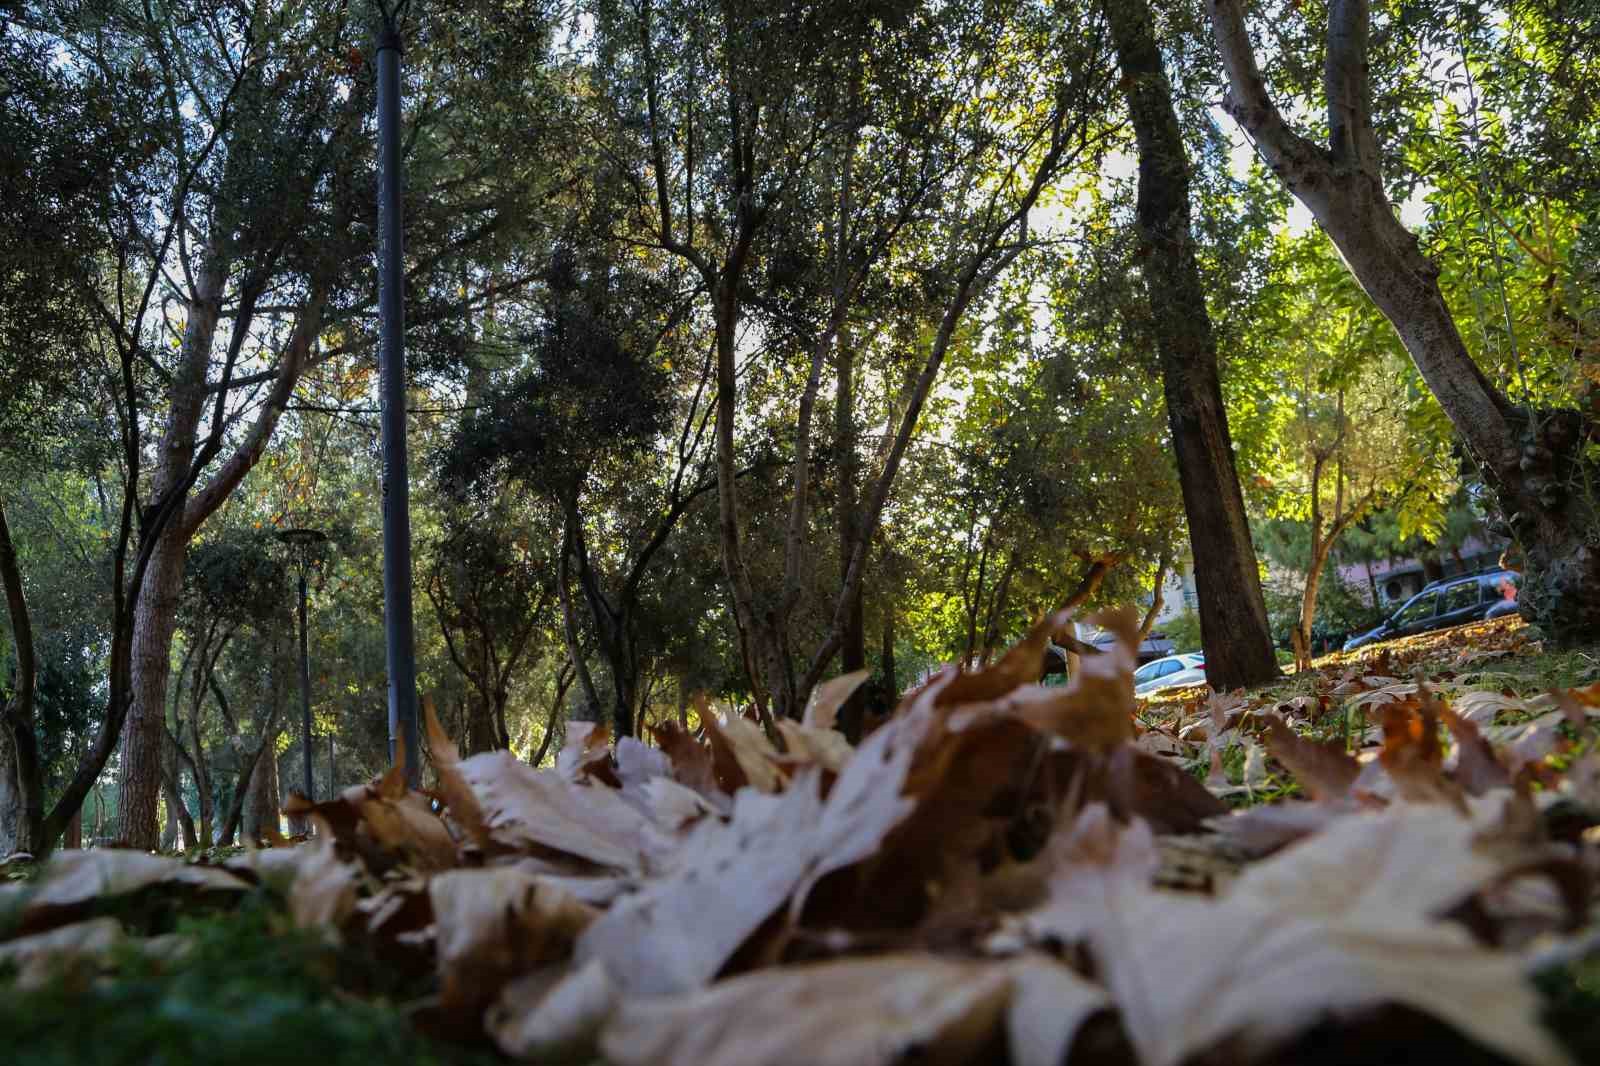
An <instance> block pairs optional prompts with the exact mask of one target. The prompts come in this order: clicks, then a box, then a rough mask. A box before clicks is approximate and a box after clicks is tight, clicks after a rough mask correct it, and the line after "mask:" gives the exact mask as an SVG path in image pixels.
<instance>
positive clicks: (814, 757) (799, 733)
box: [777, 719, 855, 773]
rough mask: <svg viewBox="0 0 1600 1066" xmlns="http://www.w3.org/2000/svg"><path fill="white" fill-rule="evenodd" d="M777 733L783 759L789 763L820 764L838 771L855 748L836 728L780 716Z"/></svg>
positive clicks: (835, 771)
mask: <svg viewBox="0 0 1600 1066" xmlns="http://www.w3.org/2000/svg"><path fill="white" fill-rule="evenodd" d="M777 725H778V734H779V735H780V736H781V737H783V743H784V746H785V747H786V748H788V751H787V752H786V753H785V754H784V756H783V759H784V761H785V762H786V763H788V764H791V765H812V766H820V767H822V768H823V769H824V770H830V771H832V772H833V773H838V772H840V771H841V770H843V769H844V764H845V763H847V762H849V761H850V756H851V755H853V754H854V753H855V749H854V748H852V747H851V746H850V742H849V741H848V740H846V739H845V737H844V734H843V733H841V732H839V731H838V730H837V729H819V728H816V727H813V726H807V725H801V724H799V723H796V722H790V721H787V720H782V719H780V720H779V721H778V723H777Z"/></svg>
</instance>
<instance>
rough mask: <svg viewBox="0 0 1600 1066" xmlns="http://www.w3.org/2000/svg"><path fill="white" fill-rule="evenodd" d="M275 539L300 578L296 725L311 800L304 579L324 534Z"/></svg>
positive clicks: (285, 532) (294, 532)
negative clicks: (283, 546) (289, 556)
mask: <svg viewBox="0 0 1600 1066" xmlns="http://www.w3.org/2000/svg"><path fill="white" fill-rule="evenodd" d="M278 539H279V540H281V541H283V542H284V543H285V544H287V545H288V546H289V549H290V552H291V554H292V562H293V564H294V568H295V572H296V573H297V574H298V576H299V578H300V724H301V728H302V730H303V732H302V735H301V741H302V743H303V745H304V746H303V747H302V748H301V751H302V752H304V753H305V758H304V759H303V760H302V761H303V762H304V763H305V774H306V777H305V794H306V799H308V800H314V799H316V796H315V795H313V788H312V783H311V656H310V653H309V652H308V651H307V648H306V576H307V575H308V574H309V573H310V572H311V565H312V562H313V555H314V553H315V550H316V547H317V545H319V544H321V543H322V542H323V541H325V540H327V539H328V535H327V534H326V533H323V532H322V531H321V530H317V529H280V530H279V531H278Z"/></svg>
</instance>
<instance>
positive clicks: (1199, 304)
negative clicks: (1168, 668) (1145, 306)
mask: <svg viewBox="0 0 1600 1066" xmlns="http://www.w3.org/2000/svg"><path fill="white" fill-rule="evenodd" d="M1105 10H1106V15H1107V18H1108V20H1109V22H1110V25H1111V36H1112V40H1113V42H1114V44H1115V46H1116V51H1117V60H1118V63H1119V64H1120V65H1121V67H1122V73H1123V79H1122V84H1123V86H1124V89H1125V91H1126V94H1127V98H1128V111H1129V114H1130V116H1131V117H1132V119H1133V127H1134V134H1135V136H1136V138H1137V140H1138V145H1139V204H1138V218H1139V233H1140V237H1141V241H1142V243H1143V249H1142V251H1143V254H1142V256H1141V263H1142V269H1143V273H1144V277H1145V281H1146V284H1147V286H1148V289H1149V294H1150V313H1151V319H1152V321H1153V323H1154V327H1155V334H1156V347H1157V350H1158V352H1159V354H1160V359H1161V379H1162V385H1163V390H1164V392H1165V393H1166V401H1167V419H1168V422H1169V424H1170V426H1171V430H1172V445H1173V450H1174V451H1175V452H1176V453H1177V460H1178V478H1179V482H1180V484H1181V485H1182V487H1183V507H1184V513H1185V515H1186V516H1187V517H1188V521H1189V545H1190V550H1191V553H1192V555H1193V557H1194V567H1195V586H1196V591H1197V592H1198V594H1199V601H1200V629H1201V632H1202V633H1203V634H1204V644H1205V653H1206V675H1207V677H1208V678H1209V679H1210V681H1211V683H1212V684H1213V685H1214V686H1216V687H1217V688H1218V689H1231V688H1236V687H1238V686H1241V685H1256V684H1261V683H1263V682H1266V681H1270V680H1271V679H1272V678H1274V677H1277V676H1278V663H1277V659H1276V657H1275V656H1274V654H1273V650H1272V634H1271V631H1270V630H1269V629H1268V626H1267V608H1266V602H1265V600H1264V599H1263V598H1262V595H1261V580H1260V575H1259V573H1258V570H1257V566H1256V553H1255V548H1254V546H1253V545H1252V544H1251V541H1250V525H1249V521H1248V519H1247V518H1246V516H1245V509H1244V495H1243V493H1242V492H1241V491H1240V489H1239V475H1238V471H1237V470H1236V468H1235V466H1234V459H1233V443H1232V441H1231V439H1230V438H1229V435H1228V418H1227V412H1226V410H1225V409H1224V407H1223V405H1222V387H1221V383H1220V381H1219V379H1218V375H1217V345H1216V338H1215V336H1214V335H1213V334H1212V332H1211V319H1210V316H1209V315H1208V313H1207V310H1206V301H1205V291H1204V289H1203V288H1202V287H1201V284H1200V268H1199V264H1198V262H1197V261H1196V258H1195V249H1194V236H1193V233H1192V230H1191V227H1190V221H1189V220H1190V204H1189V165H1188V159H1187V157H1186V154H1185V152H1184V147H1183V136H1182V133H1181V131H1180V129H1179V127H1178V115H1177V111H1176V109H1175V108H1174V106H1173V97H1172V85H1171V83H1170V82H1169V81H1168V80H1167V75H1166V68H1165V66H1164V64H1163V61H1162V56H1161V50H1160V48H1159V47H1158V46H1157V44H1156V38H1155V29H1154V26H1153V24H1152V21H1151V17H1150V9H1149V6H1148V4H1147V3H1146V2H1145V0H1108V2H1107V3H1106V5H1105Z"/></svg>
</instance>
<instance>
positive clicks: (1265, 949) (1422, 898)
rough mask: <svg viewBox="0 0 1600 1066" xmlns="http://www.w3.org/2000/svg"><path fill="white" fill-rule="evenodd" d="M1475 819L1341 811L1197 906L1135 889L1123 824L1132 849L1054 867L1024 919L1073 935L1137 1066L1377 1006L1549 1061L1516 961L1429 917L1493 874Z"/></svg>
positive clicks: (1422, 812) (1273, 1038) (1272, 1037)
mask: <svg viewBox="0 0 1600 1066" xmlns="http://www.w3.org/2000/svg"><path fill="white" fill-rule="evenodd" d="M1087 813H1088V812H1086V814H1087ZM1096 817H1099V818H1102V819H1103V815H1097V816H1096ZM1482 828H1483V827H1482V826H1481V825H1479V824H1477V823H1475V822H1474V821H1473V820H1469V819H1466V818H1463V817H1461V816H1459V815H1458V814H1456V813H1455V812H1454V811H1453V810H1452V809H1451V808H1449V807H1441V806H1425V807H1409V806H1407V807H1401V808H1398V809H1393V810H1390V811H1386V812H1384V813H1382V814H1373V815H1364V816H1359V817H1350V818H1345V819H1341V820H1339V821H1336V822H1335V823H1333V824H1332V825H1331V826H1330V827H1328V828H1327V829H1326V830H1324V831H1323V832H1322V833H1319V834H1318V835H1316V836H1314V837H1312V838H1310V839H1308V840H1306V841H1303V842H1301V843H1299V844H1297V845H1294V846H1292V847H1290V848H1288V849H1286V850H1284V851H1283V852H1281V853H1280V854H1279V855H1277V856H1275V857H1273V858H1271V859H1267V860H1265V861H1263V862H1261V863H1260V864H1258V865H1256V866H1254V867H1252V868H1249V869H1247V870H1246V871H1245V872H1244V874H1242V875H1241V876H1240V878H1239V879H1238V881H1237V882H1236V883H1235V884H1234V886H1233V888H1232V890H1231V891H1230V892H1228V893H1227V894H1226V895H1225V896H1224V897H1223V898H1222V899H1221V900H1217V901H1212V900H1207V899H1204V898H1199V897H1192V896H1179V895H1172V894H1168V893H1163V892H1160V891H1157V890H1155V889H1151V888H1148V887H1145V886H1142V885H1140V884H1139V883H1138V882H1137V880H1136V879H1135V878H1134V877H1133V874H1134V873H1135V872H1136V871H1137V869H1138V866H1139V861H1138V860H1139V858H1140V856H1141V855H1142V854H1143V853H1144V851H1145V844H1144V842H1143V840H1142V839H1141V837H1140V835H1139V834H1140V833H1141V831H1140V830H1139V829H1138V828H1137V827H1133V828H1130V829H1129V830H1127V831H1126V832H1127V834H1129V835H1130V836H1132V837H1133V838H1134V843H1133V844H1132V845H1131V854H1132V858H1130V857H1128V854H1127V853H1125V852H1124V850H1123V845H1121V844H1120V843H1119V844H1118V845H1117V846H1115V847H1111V848H1107V847H1105V846H1104V845H1103V844H1102V845H1101V846H1100V847H1099V848H1098V854H1100V855H1102V856H1107V858H1105V859H1103V860H1102V861H1101V862H1100V867H1101V868H1100V869H1093V868H1090V869H1085V868H1084V865H1085V864H1068V865H1066V866H1063V867H1061V868H1060V869H1059V872H1058V874H1057V881H1058V883H1056V884H1054V885H1053V887H1052V897H1051V902H1050V903H1049V904H1048V905H1047V906H1046V907H1045V908H1042V909H1041V910H1040V911H1038V912H1035V913H1034V914H1033V915H1030V916H1029V922H1030V925H1031V927H1033V928H1034V929H1035V931H1036V933H1038V932H1041V931H1042V932H1045V933H1051V934H1054V935H1057V936H1058V937H1061V938H1065V939H1077V940H1082V941H1083V942H1085V943H1086V944H1087V946H1088V947H1089V949H1090V951H1091V953H1092V955H1093V957H1094V960H1095V965H1096V970H1097V972H1098V973H1099V974H1100V975H1101V976H1102V978H1103V979H1104V981H1105V983H1106V986H1107V987H1108V989H1109V990H1110V992H1111V998H1112V1001H1113V1003H1114V1004H1115V1006H1116V1007H1117V1008H1118V1010H1119V1011H1120V1012H1121V1015H1122V1019H1123V1023H1124V1028H1125V1030H1126V1031H1127V1033H1128V1036H1129V1039H1130V1040H1131V1041H1132V1042H1133V1044H1134V1047H1135V1048H1136V1049H1137V1050H1138V1052H1139V1059H1140V1062H1141V1063H1142V1064H1143V1066H1176V1064H1178V1063H1181V1062H1183V1061H1184V1060H1186V1059H1188V1058H1189V1057H1191V1056H1193V1055H1195V1054H1197V1053H1200V1052H1203V1051H1205V1050H1206V1049H1209V1048H1212V1047H1215V1046H1217V1045H1218V1044H1219V1042H1221V1041H1223V1040H1224V1039H1227V1038H1235V1039H1237V1040H1239V1041H1241V1044H1240V1046H1239V1050H1240V1052H1242V1053H1247V1054H1248V1053H1254V1052H1259V1051H1261V1050H1264V1049H1266V1048H1268V1047H1270V1046H1272V1045H1275V1044H1277V1043H1279V1042H1281V1041H1283V1040H1286V1039H1289V1038H1292V1037H1293V1036H1295V1035H1296V1034H1297V1033H1299V1032H1301V1031H1303V1030H1304V1029H1305V1028H1307V1027H1308V1026H1310V1025H1312V1024H1314V1023H1315V1022H1316V1021H1318V1020H1319V1019H1320V1018H1322V1017H1324V1016H1325V1015H1326V1013H1327V1012H1328V1011H1334V1012H1336V1013H1337V1012H1342V1011H1352V1010H1358V1009H1362V1008H1368V1007H1375V1006H1379V1005H1382V1004H1389V1003H1394V1004H1401V1005H1404V1006H1409V1007H1412V1008H1415V1009H1417V1010H1420V1011H1422V1012H1424V1013H1427V1014H1431V1015H1433V1016H1435V1017H1437V1018H1439V1019H1441V1020H1443V1021H1445V1022H1447V1023H1449V1024H1451V1025H1454V1026H1456V1027H1457V1028H1458V1029H1460V1030H1461V1031H1462V1032H1464V1033H1466V1034H1467V1035H1469V1036H1471V1037H1472V1038H1474V1039H1475V1040H1477V1041H1479V1042H1480V1043H1483V1044H1484V1045H1486V1046H1488V1047H1491V1048H1494V1049H1495V1050H1498V1051H1500V1052H1502V1053H1504V1054H1506V1055H1508V1056H1509V1057H1511V1058H1513V1059H1515V1060H1517V1061H1521V1062H1528V1063H1540V1064H1545V1063H1548V1064H1558V1063H1564V1062H1566V1061H1567V1060H1566V1058H1565V1056H1564V1054H1563V1053H1562V1052H1561V1051H1560V1049H1559V1048H1558V1047H1557V1045H1556V1044H1555V1043H1554V1042H1553V1041H1552V1040H1551V1038H1550V1036H1549V1035H1548V1034H1547V1033H1546V1032H1545V1031H1544V1029H1542V1028H1541V1026H1540V1025H1539V1022H1538V1017H1539V1002H1538V999H1537V997H1536V996H1535V994H1534V992H1533V990H1532V989H1531V987H1530V986H1529V985H1528V984H1527V983H1526V982H1525V981H1524V980H1523V978H1522V960H1521V959H1520V958H1519V957H1518V956H1516V955H1514V954H1511V953H1506V952H1496V951H1492V950H1488V949H1485V948H1483V947H1480V946H1479V945H1478V944H1476V943H1475V942H1474V941H1473V940H1472V938H1471V937H1470V936H1469V935H1468V934H1467V933H1466V932H1465V931H1464V930H1462V929H1461V928H1460V927H1458V926H1456V925H1453V924H1450V923H1445V922H1440V921H1436V920H1434V918H1433V917H1432V916H1433V915H1435V914H1437V913H1438V912H1439V911H1441V910H1442V909H1443V908H1445V907H1446V906H1448V905H1449V904H1451V903H1452V902H1454V901H1457V900H1459V899H1461V898H1463V897H1464V896H1467V895H1469V894H1470V893H1472V892H1473V891H1474V890H1475V889H1476V888H1477V887H1478V886H1479V885H1481V884H1482V883H1483V882H1484V881H1485V880H1486V879H1488V878H1489V877H1492V876H1493V875H1494V874H1495V872H1496V871H1497V870H1499V869H1501V868H1502V864H1503V860H1496V859H1494V858H1492V857H1491V856H1489V855H1488V854H1487V853H1486V852H1484V851H1482V850H1479V849H1475V848H1474V847H1473V839H1474V838H1475V837H1476V836H1477V835H1478V834H1479V833H1480V832H1481V831H1482ZM1090 839H1091V840H1095V839H1103V838H1102V837H1097V836H1095V835H1091V837H1090ZM1094 854H1095V853H1094V852H1091V853H1090V858H1092V856H1093V855H1094ZM1085 862H1086V863H1088V862H1089V860H1087V859H1086V860H1085Z"/></svg>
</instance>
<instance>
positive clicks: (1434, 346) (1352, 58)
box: [1208, 0, 1600, 669]
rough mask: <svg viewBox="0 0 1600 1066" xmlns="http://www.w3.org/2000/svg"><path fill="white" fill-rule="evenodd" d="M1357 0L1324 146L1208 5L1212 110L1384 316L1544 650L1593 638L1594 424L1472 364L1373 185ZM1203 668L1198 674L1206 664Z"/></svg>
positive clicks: (1238, 14)
mask: <svg viewBox="0 0 1600 1066" xmlns="http://www.w3.org/2000/svg"><path fill="white" fill-rule="evenodd" d="M1370 17H1371V12H1370V9H1369V4H1368V3H1367V2H1366V0H1340V2H1336V3H1333V4H1331V5H1330V6H1329V8H1328V32H1327V47H1326V49H1325V69H1324V79H1323V80H1324V84H1325V92H1326V96H1327V107H1328V129H1329V135H1328V144H1327V146H1326V147H1323V146H1321V145H1318V144H1316V143H1314V142H1312V141H1310V140H1309V139H1307V138H1306V137H1304V136H1302V135H1301V134H1299V133H1297V132H1295V130H1293V129H1292V128H1291V127H1290V126H1289V124H1288V123H1287V122H1286V121H1285V120H1284V118H1283V115H1282V114H1281V113H1280V112H1279V110H1278V108H1277V106H1276V104H1274V103H1273V101H1272V98H1271V96H1270V95H1269V94H1268V92H1267V85H1266V81H1265V79H1264V78H1263V77H1262V75H1261V71H1260V68H1259V66H1258V65H1257V63H1256V59H1255V54H1254V51H1253V47H1252V45H1251V43H1250V37H1249V33H1248V31H1247V29H1246V27H1245V23H1244V15H1243V12H1242V11H1241V9H1240V7H1239V4H1238V2H1237V0H1214V2H1213V3H1212V5H1211V18H1212V27H1213V29H1214V31H1215V37H1216V43H1217V50H1218V52H1219V54H1220V55H1221V57H1222V62H1223V66H1224V68H1225V69H1226V72H1227V76H1228V91H1227V94H1226V96H1225V98H1224V101H1223V106H1224V108H1225V109H1226V110H1227V111H1228V112H1229V114H1231V115H1233V116H1234V118H1235V119H1237V120H1238V121H1239V123H1240V125H1241V126H1243V127H1244V129H1245V130H1246V131H1247V132H1249V133H1250V135H1251V137H1252V138H1253V139H1254V140H1255V142H1256V144H1257V146H1258V147H1259V149H1260V151H1261V153H1262V155H1263V156H1264V157H1265V158H1266V160H1267V162H1268V164H1269V165H1270V166H1271V168H1272V170H1273V172H1274V173H1276V174H1277V175H1278V177H1279V179H1280V180H1281V181H1282V182H1283V183H1284V185H1285V186H1286V187H1287V188H1288V190H1289V191H1290V192H1291V193H1293V194H1294V195H1295V197H1296V198H1297V199H1299V200H1300V202H1301V203H1303V204H1305V206H1306V207H1307V208H1308V209H1309V210H1310V212H1311V214H1312V215H1313V217H1315V218H1316V220H1317V221H1318V222H1319V223H1321V225H1322V228H1323V229H1324V230H1325V231H1326V232H1327V234H1328V236H1329V237H1330V238H1331V239H1332V241H1333V243H1334V245H1335V246H1336V247H1337V248H1338V249H1339V253H1340V255H1341V256H1342V257H1343V258H1344V261H1345V264H1346V265H1347V266H1348V267H1349V269H1350V272H1351V274H1352V275H1353V276H1354V277H1355V279H1356V281H1357V282H1358V283H1359V284H1360V285H1361V288H1362V289H1363V290H1364V291H1365V292H1366V293H1367V295H1368V296H1369V297H1370V298H1371V299H1372V301H1373V303H1374V305H1376V306H1377V308H1378V310H1379V311H1380V312H1382V314H1383V316H1384V318H1386V319H1388V321H1389V323H1390V325H1392V326H1393V327H1394V330H1395V333H1396V334H1397V335H1398V336H1399V338H1400V342H1401V344H1402V345H1404V347H1405V349H1406V352H1407V354H1408V355H1410V356H1411V361H1412V362H1413V363H1414V364H1415V365H1416V368H1417V371H1418V373H1420V374H1421V375H1422V378H1423V380H1424V381H1425V382H1426V383H1427V385H1428V389H1429V390H1430V391H1431V392H1432V393H1433V395H1434V397H1435V398H1436V399H1437V400H1438V401H1439V405H1440V406H1441V407H1443V408H1444V412H1445V414H1446V415H1448V416H1449V418H1450V422H1451V424H1452V425H1453V426H1454V427H1455V430H1456V433H1457V434H1458V435H1459V436H1460V438H1461V440H1462V441H1463V442H1464V443H1465V445H1466V450H1467V452H1468V454H1469V455H1470V456H1471V457H1472V459H1473V461H1474V462H1475V463H1476V464H1477V466H1478V470H1479V473H1480V475H1481V476H1482V477H1483V479H1484V481H1485V482H1486V483H1487V484H1488V485H1489V487H1490V488H1492V489H1493V490H1494V492H1495V494H1496V496H1497V497H1498V499H1499V503H1500V510H1501V511H1502V513H1503V514H1504V515H1505V516H1506V530H1507V532H1509V533H1510V535H1511V536H1512V537H1513V538H1514V539H1515V540H1516V541H1518V542H1520V544H1521V545H1522V548H1523V553H1524V558H1525V561H1526V564H1527V569H1526V571H1525V576H1524V581H1523V583H1522V586H1521V589H1520V594H1519V596H1518V599H1519V602H1520V603H1521V605H1522V613H1523V615H1524V617H1526V618H1528V620H1529V621H1532V622H1536V623H1538V624H1540V625H1541V626H1543V627H1545V628H1546V630H1547V631H1548V633H1549V635H1550V636H1551V637H1552V639H1554V640H1555V641H1557V642H1561V643H1565V642H1569V641H1581V640H1587V639H1592V638H1593V637H1595V636H1596V635H1600V596H1596V595H1594V592H1593V590H1594V589H1595V588H1596V587H1600V502H1597V501H1596V497H1595V494H1594V492H1593V486H1594V484H1595V481H1596V476H1597V472H1596V470H1595V469H1594V467H1593V464H1592V463H1591V462H1590V461H1589V460H1587V459H1586V458H1585V457H1584V449H1585V448H1586V446H1587V445H1588V443H1589V442H1590V441H1592V440H1593V439H1594V437H1595V435H1596V434H1595V427H1594V426H1593V424H1592V423H1591V422H1590V421H1589V420H1588V419H1587V418H1586V417H1585V416H1584V415H1582V414H1581V413H1580V412H1578V411H1572V410H1557V411H1535V410H1532V409H1530V408H1517V407H1513V406H1512V404H1511V403H1510V402H1509V401H1508V400H1507V399H1506V397H1504V396H1502V395H1501V394H1500V392H1499V390H1497V389H1496V388H1495V387H1494V386H1493V385H1492V384H1490V382H1489V379H1488V378H1487V377H1486V376H1485V375H1484V373H1483V371H1482V370H1481V369H1479V367H1478V365H1477V363H1476V362H1474V361H1473V358H1472V356H1471V354H1470V353H1469V352H1468V351H1467V346H1466V343H1465V342H1464V341H1463V340H1462V337H1461V333H1460V330H1459V329H1458V328H1457V326H1456V322H1455V319H1454V317H1453V316H1452V315H1451V313H1450V309H1449V307H1448V306H1447V305H1446V303H1445V301H1444V296H1443V294H1442V292H1441V291H1440V289H1439V268H1438V266H1437V265H1436V264H1435V263H1433V261H1432V260H1430V259H1429V258H1428V257H1427V256H1426V255H1424V254H1423V253H1422V250H1421V248H1420V246H1419V244H1418V242H1417V238H1416V236H1415V235H1414V234H1412V233H1411V232H1410V231H1409V230H1407V229H1406V228H1405V226H1404V225H1403V224H1402V223H1401V222H1400V219H1399V217H1398V216H1397V215H1396V213H1395V210H1394V205H1393V204H1392V203H1391V202H1390V201H1389V198H1388V195H1387V193H1386V192H1385V189H1384V183H1383V175H1382V173H1381V159H1380V155H1379V151H1378V143H1377V134H1376V131H1375V129H1374V126H1373V122H1372V89H1371V78H1370V68H1369V64H1368V54H1367V52H1368V47H1367V46H1368V38H1369V34H1370V24H1369V23H1370ZM1208 669H1209V664H1208Z"/></svg>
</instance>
